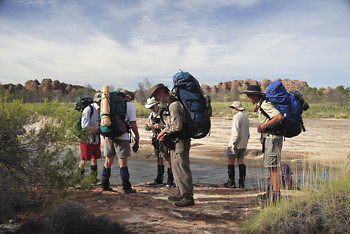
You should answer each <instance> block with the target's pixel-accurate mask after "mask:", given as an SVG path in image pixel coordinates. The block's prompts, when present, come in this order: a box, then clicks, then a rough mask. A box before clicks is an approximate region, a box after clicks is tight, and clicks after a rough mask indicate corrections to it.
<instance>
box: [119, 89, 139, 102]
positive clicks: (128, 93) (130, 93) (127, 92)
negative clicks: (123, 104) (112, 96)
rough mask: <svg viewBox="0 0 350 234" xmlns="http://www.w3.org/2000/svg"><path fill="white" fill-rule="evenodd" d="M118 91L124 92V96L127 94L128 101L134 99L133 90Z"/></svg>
mask: <svg viewBox="0 0 350 234" xmlns="http://www.w3.org/2000/svg"><path fill="white" fill-rule="evenodd" d="M120 92H121V93H123V94H124V97H126V96H129V98H130V101H132V100H134V98H135V95H134V93H133V92H130V91H128V90H122V91H120Z"/></svg>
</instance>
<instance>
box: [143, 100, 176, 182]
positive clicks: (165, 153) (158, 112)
mask: <svg viewBox="0 0 350 234" xmlns="http://www.w3.org/2000/svg"><path fill="white" fill-rule="evenodd" d="M158 104H159V102H158V101H156V99H155V97H152V98H148V99H147V104H146V105H145V108H147V109H151V110H152V112H151V113H150V115H149V117H148V120H147V123H146V126H145V129H146V130H147V131H152V145H153V148H154V155H155V156H156V157H157V177H156V179H155V180H154V181H153V182H152V183H149V184H148V185H150V186H157V185H163V178H164V159H165V162H166V164H167V166H168V181H167V184H166V186H167V187H174V177H173V173H172V170H171V161H170V154H169V148H168V147H167V146H166V145H164V144H162V143H160V142H159V140H158V139H157V136H158V134H159V133H160V131H161V130H162V129H163V128H164V127H165V123H164V120H163V117H162V114H163V112H164V111H166V107H164V106H161V107H159V106H158Z"/></svg>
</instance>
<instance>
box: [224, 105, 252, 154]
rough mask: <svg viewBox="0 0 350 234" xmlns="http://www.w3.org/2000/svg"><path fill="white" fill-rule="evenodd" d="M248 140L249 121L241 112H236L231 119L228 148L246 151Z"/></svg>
mask: <svg viewBox="0 0 350 234" xmlns="http://www.w3.org/2000/svg"><path fill="white" fill-rule="evenodd" d="M248 140H249V119H248V117H247V116H246V114H244V113H243V111H238V112H237V113H236V114H235V115H234V116H233V119H232V128H231V138H230V141H229V143H228V146H229V147H234V146H236V147H237V148H238V149H246V148H247V145H248Z"/></svg>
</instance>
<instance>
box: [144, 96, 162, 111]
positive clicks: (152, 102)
mask: <svg viewBox="0 0 350 234" xmlns="http://www.w3.org/2000/svg"><path fill="white" fill-rule="evenodd" d="M158 103H159V102H157V101H156V99H155V98H154V97H151V98H148V99H147V104H146V105H145V108H147V109H149V108H151V107H152V106H154V105H156V104H158Z"/></svg>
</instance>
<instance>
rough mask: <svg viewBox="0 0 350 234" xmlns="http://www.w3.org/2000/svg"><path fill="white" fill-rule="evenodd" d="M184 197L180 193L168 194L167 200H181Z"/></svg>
mask: <svg viewBox="0 0 350 234" xmlns="http://www.w3.org/2000/svg"><path fill="white" fill-rule="evenodd" d="M183 198H184V197H183V196H181V195H180V194H176V195H174V196H169V197H168V200H169V201H181V200H182V199H183Z"/></svg>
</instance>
